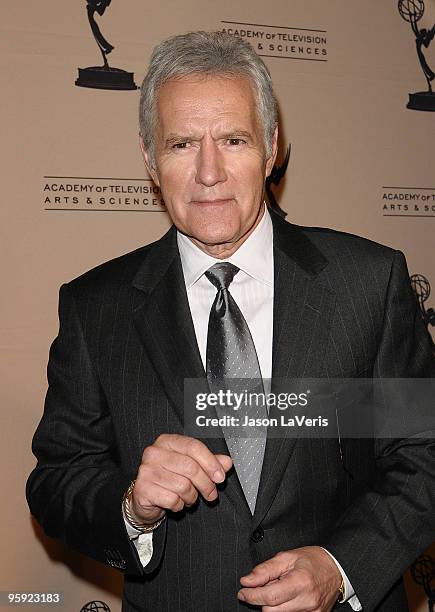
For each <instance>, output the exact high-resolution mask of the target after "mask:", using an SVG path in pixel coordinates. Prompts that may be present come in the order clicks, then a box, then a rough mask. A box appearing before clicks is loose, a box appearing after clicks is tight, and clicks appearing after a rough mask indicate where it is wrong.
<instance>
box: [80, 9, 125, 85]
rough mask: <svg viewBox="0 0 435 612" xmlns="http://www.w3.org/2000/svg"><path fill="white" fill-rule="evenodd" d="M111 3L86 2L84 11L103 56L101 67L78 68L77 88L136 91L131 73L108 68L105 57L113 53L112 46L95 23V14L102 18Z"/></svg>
mask: <svg viewBox="0 0 435 612" xmlns="http://www.w3.org/2000/svg"><path fill="white" fill-rule="evenodd" d="M111 1H112V0H87V6H86V10H87V13H88V20H89V25H90V26H91V30H92V34H93V35H94V38H95V42H96V43H97V45H98V48H99V50H100V52H101V55H102V56H103V65H102V66H91V67H89V68H79V76H78V79H77V80H76V85H78V86H79V87H92V88H94V89H118V90H128V89H137V86H136V84H135V82H134V75H133V73H132V72H127V71H126V70H122V69H121V68H113V67H112V66H109V63H108V61H107V56H108V54H109V53H111V51H113V49H114V46H113V45H111V44H110V43H109V42H108V41H107V40H106V39H105V38H104V36H103V35H102V33H101V30H100V28H99V26H98V23H97V22H96V21H95V13H97V14H98V15H100V17H102V16H103V15H104V12H105V10H106V8H107V7H108V6H109V4H110V3H111Z"/></svg>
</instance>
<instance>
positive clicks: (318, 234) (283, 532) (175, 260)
mask: <svg viewBox="0 0 435 612" xmlns="http://www.w3.org/2000/svg"><path fill="white" fill-rule="evenodd" d="M272 219H273V226H274V261H275V264H274V265H275V293H274V331H273V376H274V377H279V378H284V377H361V376H362V377H371V376H375V377H379V376H380V377H400V376H403V377H422V376H434V375H435V374H434V363H433V357H432V356H431V352H430V347H429V343H428V338H427V332H426V330H425V329H424V326H423V324H422V322H421V320H420V317H419V314H418V309H417V307H416V303H415V301H414V299H413V296H412V292H411V290H410V286H409V282H408V275H407V270H406V264H405V261H404V258H403V256H402V255H401V254H400V253H399V252H396V251H393V250H391V249H389V248H386V247H383V246H381V245H378V244H375V243H373V242H370V241H367V240H364V239H362V238H358V237H355V236H352V235H348V234H343V233H338V232H334V231H331V230H325V229H312V228H300V227H296V226H293V225H291V224H289V223H287V222H285V221H283V220H282V219H281V218H279V217H277V216H276V215H274V214H272ZM59 316H60V330H59V335H58V337H57V338H56V340H55V341H54V343H53V345H52V348H51V351H50V361H49V367H48V375H49V390H48V394H47V399H46V405H45V412H44V416H43V418H42V420H41V423H40V425H39V427H38V429H37V431H36V434H35V437H34V441H33V450H34V453H35V454H36V456H37V458H38V465H37V467H36V468H35V470H34V471H33V472H32V474H31V475H30V477H29V480H28V484H27V497H28V501H29V505H30V508H31V511H32V513H33V514H34V515H35V517H36V518H37V519H38V520H39V522H40V523H41V524H42V526H43V527H44V529H45V531H46V533H47V534H48V535H51V536H53V537H57V538H60V539H62V540H64V541H65V542H66V543H67V544H69V545H70V546H71V547H73V548H75V549H77V550H79V551H81V552H83V553H84V554H86V555H89V556H91V557H93V558H95V559H97V560H99V561H102V562H103V563H109V564H110V565H112V566H115V567H119V569H121V570H124V571H125V589H124V600H123V610H125V611H128V612H130V611H133V610H135V611H141V612H142V611H153V612H158V611H160V610H170V611H171V612H176V611H180V612H190V611H192V612H197V611H203V610H208V611H210V612H217V611H223V612H232V611H236V610H244V609H247V607H246V606H245V605H243V604H239V603H238V602H237V599H236V593H237V591H238V589H239V588H240V587H239V578H240V576H242V575H244V574H245V573H247V572H248V571H249V570H250V569H251V568H252V567H253V566H254V565H256V564H257V563H258V562H260V561H262V560H265V559H267V558H269V557H271V556H273V555H274V554H275V553H276V552H278V551H280V550H285V549H291V548H296V547H300V546H305V545H322V546H324V547H326V548H328V550H329V551H330V552H332V553H333V554H334V555H335V557H336V558H337V559H338V560H339V561H340V563H341V564H342V566H343V567H344V568H345V570H346V572H347V574H348V576H349V579H350V581H351V583H352V585H353V586H354V588H355V591H356V593H357V595H358V597H359V599H360V601H361V603H362V605H363V609H364V611H366V612H371V611H374V610H376V611H383V612H390V611H391V612H393V611H394V612H399V611H401V610H406V609H407V606H406V599H405V596H404V591H403V586H402V582H401V575H402V573H403V572H404V570H405V569H406V567H407V566H408V565H409V564H410V563H411V562H412V561H413V560H414V558H415V557H416V556H417V555H418V554H419V553H420V552H421V551H422V550H423V549H424V548H425V547H426V546H428V545H429V544H430V543H431V541H432V540H433V539H434V537H435V531H434V522H435V518H434V515H435V512H434V507H435V506H434V500H435V449H434V445H433V443H432V441H425V440H419V441H416V442H414V443H411V442H410V441H408V442H407V443H404V442H403V441H399V440H397V441H392V440H388V441H387V442H384V443H383V442H382V441H379V440H377V441H373V440H366V439H365V440H364V439H359V440H343V441H342V455H341V454H340V452H339V448H338V442H337V440H334V439H332V440H331V439H329V440H288V439H287V440H285V439H268V442H267V448H266V454H265V460H264V465H263V472H262V478H261V483H260V490H259V495H258V500H257V507H256V510H255V514H254V516H253V517H252V516H251V515H250V512H249V509H248V506H247V504H246V501H245V499H244V497H243V493H242V490H241V487H240V484H239V482H238V480H237V476H236V475H235V473H234V472H233V473H230V475H229V477H228V478H227V481H226V483H225V484H224V486H222V487H221V490H220V495H219V500H218V502H217V503H215V504H206V503H204V502H203V501H200V502H199V503H198V504H197V505H196V506H195V507H194V508H191V509H189V510H188V511H186V512H182V513H178V514H176V515H175V514H174V515H171V516H169V518H168V521H166V522H165V523H164V524H163V525H162V526H161V527H160V528H159V529H158V530H157V531H155V532H154V536H153V537H154V554H153V557H152V560H151V562H150V564H149V565H148V566H147V567H146V568H145V569H143V568H142V566H141V564H140V561H139V559H138V555H137V552H136V549H135V548H134V546H133V545H132V544H131V542H130V541H129V539H128V537H127V535H126V532H125V527H124V522H123V519H122V515H121V498H122V494H123V492H124V490H125V489H126V488H127V486H128V484H129V483H130V481H131V480H132V479H133V478H134V477H135V475H136V472H137V468H138V465H139V463H140V460H141V455H142V452H143V449H144V447H145V446H147V445H149V444H151V443H152V442H153V441H154V440H155V438H156V437H157V436H158V435H159V434H161V433H165V432H179V433H182V431H183V429H182V411H183V379H184V378H185V377H189V378H193V377H200V376H204V371H203V366H202V362H201V359H200V355H199V352H198V347H197V344H196V340H195V333H194V329H193V324H192V319H191V315H190V311H189V306H188V302H187V296H186V291H185V286H184V281H183V276H182V269H181V263H180V258H179V254H178V249H177V244H176V232H175V229H174V228H172V229H171V230H170V231H169V232H168V233H167V234H166V235H165V236H164V237H163V238H162V239H160V240H159V241H157V242H156V243H153V244H151V245H148V246H145V247H143V248H141V249H138V250H137V251H134V252H132V253H129V254H127V255H124V256H122V257H120V258H118V259H115V260H113V261H110V262H108V263H105V264H103V265H101V266H99V267H97V268H95V269H93V270H91V271H89V272H87V273H86V274H84V275H83V276H81V277H79V278H78V279H76V280H74V281H72V282H70V283H69V284H67V285H64V286H63V287H62V288H61V292H60V301H59ZM209 446H210V448H211V449H212V450H213V451H214V452H227V450H226V446H225V443H224V441H223V440H219V439H217V440H210V441H209ZM340 609H342V610H344V609H349V608H348V605H347V604H345V605H344V606H342V607H341V608H340Z"/></svg>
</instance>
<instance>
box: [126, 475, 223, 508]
mask: <svg viewBox="0 0 435 612" xmlns="http://www.w3.org/2000/svg"><path fill="white" fill-rule="evenodd" d="M150 472H151V475H150V479H149V480H148V482H150V481H151V482H153V483H154V484H155V485H158V486H161V487H163V488H164V489H167V490H168V491H172V493H175V494H176V495H178V496H179V497H180V498H181V499H182V500H183V502H184V505H186V506H193V504H194V503H195V502H196V500H197V499H198V490H197V489H196V487H195V486H194V485H193V483H192V482H191V481H190V480H189V479H188V478H186V477H185V476H183V475H181V474H177V473H175V472H172V471H170V470H167V469H166V468H165V467H163V466H161V467H156V468H152V469H151V470H150ZM212 484H213V483H212ZM135 489H136V485H135ZM142 493H143V495H144V499H145V498H149V493H148V487H147V486H141V487H140V489H139V491H138V495H140V494H142ZM216 495H217V492H216Z"/></svg>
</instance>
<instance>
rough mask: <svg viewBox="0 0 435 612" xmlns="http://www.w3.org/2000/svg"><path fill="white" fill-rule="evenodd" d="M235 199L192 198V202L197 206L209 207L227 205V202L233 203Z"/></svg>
mask: <svg viewBox="0 0 435 612" xmlns="http://www.w3.org/2000/svg"><path fill="white" fill-rule="evenodd" d="M233 201H234V199H233V198H204V199H202V198H198V199H195V200H191V201H190V203H191V204H195V205H196V206H201V207H207V206H225V205H226V204H231V203H232V202H233Z"/></svg>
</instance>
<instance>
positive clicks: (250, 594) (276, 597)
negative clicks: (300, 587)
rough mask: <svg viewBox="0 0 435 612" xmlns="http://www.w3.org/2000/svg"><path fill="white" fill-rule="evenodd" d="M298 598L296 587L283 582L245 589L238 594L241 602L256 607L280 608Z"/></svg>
mask: <svg viewBox="0 0 435 612" xmlns="http://www.w3.org/2000/svg"><path fill="white" fill-rule="evenodd" d="M296 596H297V592H295V590H294V587H293V586H292V585H290V586H289V585H288V584H286V583H285V582H284V581H282V580H276V581H274V582H272V583H270V584H267V585H265V586H259V587H254V588H243V589H241V590H240V591H239V592H238V594H237V597H238V598H239V600H240V601H244V602H245V603H249V604H251V605H256V606H278V605H280V604H284V603H286V602H289V601H290V600H292V599H294V597H296Z"/></svg>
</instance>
